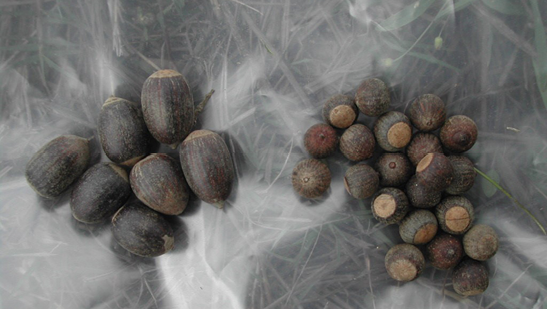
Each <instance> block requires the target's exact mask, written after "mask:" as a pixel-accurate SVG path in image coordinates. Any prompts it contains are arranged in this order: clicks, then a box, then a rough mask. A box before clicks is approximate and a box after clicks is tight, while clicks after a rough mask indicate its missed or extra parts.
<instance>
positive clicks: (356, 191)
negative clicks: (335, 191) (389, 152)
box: [344, 163, 380, 199]
mask: <svg viewBox="0 0 547 309" xmlns="http://www.w3.org/2000/svg"><path fill="white" fill-rule="evenodd" d="M379 182H380V180H379V178H378V173H377V172H376V171H375V170H374V169H373V168H372V167H370V166H369V165H367V164H364V163H360V164H356V165H354V166H352V167H350V168H348V170H347V171H346V174H345V175H344V186H345V188H346V191H347V192H348V193H349V194H350V195H351V196H353V197H354V198H356V199H366V198H368V197H371V196H372V195H373V194H374V192H376V190H378V186H379Z"/></svg>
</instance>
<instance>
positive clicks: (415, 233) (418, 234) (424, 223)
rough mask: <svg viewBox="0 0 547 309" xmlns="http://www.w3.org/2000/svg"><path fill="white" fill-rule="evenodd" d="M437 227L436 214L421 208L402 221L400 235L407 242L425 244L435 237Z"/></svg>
mask: <svg viewBox="0 0 547 309" xmlns="http://www.w3.org/2000/svg"><path fill="white" fill-rule="evenodd" d="M437 229H438V224H437V219H436V218H435V215H434V214H433V213H432V212H431V211H429V210H425V209H419V210H415V211H413V212H411V213H409V214H408V215H407V216H406V217H405V218H404V219H403V221H401V225H399V235H401V238H402V239H403V241H404V242H406V243H409V244H414V245H423V244H426V243H428V242H429V241H431V239H433V237H435V234H437Z"/></svg>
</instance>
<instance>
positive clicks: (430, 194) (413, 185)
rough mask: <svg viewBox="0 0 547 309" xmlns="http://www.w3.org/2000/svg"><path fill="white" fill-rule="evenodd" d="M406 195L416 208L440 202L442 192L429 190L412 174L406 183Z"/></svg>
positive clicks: (429, 206) (430, 206)
mask: <svg viewBox="0 0 547 309" xmlns="http://www.w3.org/2000/svg"><path fill="white" fill-rule="evenodd" d="M406 196H407V197H408V201H409V202H410V205H412V206H414V207H416V208H433V207H435V206H437V204H439V203H440V202H441V198H442V192H441V191H435V190H431V189H430V188H428V187H427V186H426V185H424V184H422V183H420V182H419V181H418V179H417V178H416V175H414V176H412V177H410V179H409V180H408V182H407V183H406Z"/></svg>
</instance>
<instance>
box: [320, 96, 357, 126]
mask: <svg viewBox="0 0 547 309" xmlns="http://www.w3.org/2000/svg"><path fill="white" fill-rule="evenodd" d="M358 115H359V111H358V110H357V106H356V105H355V99H354V98H352V97H350V96H347V95H343V94H336V95H334V96H332V97H331V98H330V99H328V100H327V102H325V105H324V106H323V119H324V120H325V122H326V123H328V124H330V125H331V126H333V127H336V128H339V129H345V128H348V127H349V126H351V125H352V124H353V123H354V122H355V119H357V116H358Z"/></svg>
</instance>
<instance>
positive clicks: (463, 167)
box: [445, 156, 477, 195]
mask: <svg viewBox="0 0 547 309" xmlns="http://www.w3.org/2000/svg"><path fill="white" fill-rule="evenodd" d="M447 158H448V160H450V163H452V168H453V169H454V178H453V179H452V182H451V183H450V186H448V188H446V190H445V192H446V193H448V194H452V195H459V194H462V193H465V192H467V191H469V189H471V188H472V187H473V184H475V176H476V175H477V172H476V171H475V166H474V165H473V162H471V160H469V159H468V158H466V157H464V156H448V157H447Z"/></svg>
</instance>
